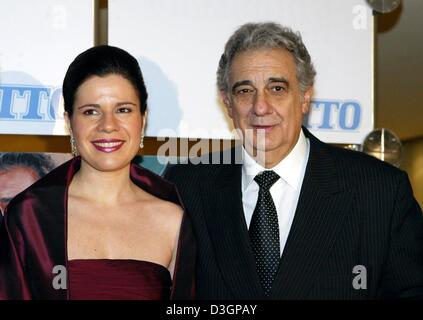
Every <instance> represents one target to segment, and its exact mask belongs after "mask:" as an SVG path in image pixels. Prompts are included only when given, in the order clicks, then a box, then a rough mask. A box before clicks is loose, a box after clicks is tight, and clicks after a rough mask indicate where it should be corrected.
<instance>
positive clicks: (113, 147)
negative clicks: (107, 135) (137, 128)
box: [91, 139, 125, 153]
mask: <svg viewBox="0 0 423 320" xmlns="http://www.w3.org/2000/svg"><path fill="white" fill-rule="evenodd" d="M91 143H92V144H93V145H94V147H95V148H96V149H97V150H98V151H101V152H106V153H110V152H114V151H117V150H119V149H120V148H121V147H122V146H123V144H124V143H125V141H124V140H118V139H99V140H94V141H91Z"/></svg>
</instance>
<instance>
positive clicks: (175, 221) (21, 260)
mask: <svg viewBox="0 0 423 320" xmlns="http://www.w3.org/2000/svg"><path fill="white" fill-rule="evenodd" d="M63 98H64V104H65V119H66V122H67V125H68V127H69V130H70V135H71V145H72V152H73V153H74V155H76V154H79V156H76V157H75V158H73V159H72V160H70V161H68V162H67V163H65V164H64V165H62V166H60V167H58V168H57V169H55V170H53V171H52V172H51V173H50V174H48V175H47V176H45V177H44V178H43V179H41V180H39V181H38V182H36V183H35V184H34V185H32V186H31V187H30V188H29V189H27V190H26V191H24V192H23V193H21V194H19V195H18V196H16V197H15V198H14V199H13V200H12V201H11V202H10V204H9V206H8V208H7V209H6V214H5V221H4V223H3V226H2V229H1V232H0V299H2V298H3V299H168V298H169V297H170V298H177V299H189V298H192V297H193V296H192V295H193V287H194V286H193V274H194V259H195V258H194V257H195V252H194V241H193V237H192V231H191V225H190V222H189V220H188V218H187V216H186V215H185V214H184V212H183V209H182V204H181V202H180V199H179V197H178V193H177V191H176V190H175V188H174V186H173V185H171V184H170V183H168V182H166V181H165V180H163V179H161V178H160V177H159V176H156V175H155V174H153V173H152V172H150V171H148V170H146V169H143V168H140V167H138V166H136V165H134V164H131V160H132V159H133V158H134V156H135V155H136V154H137V152H138V150H139V147H140V145H141V146H142V139H143V130H144V127H145V119H146V107H147V103H146V102H147V92H146V88H145V85H144V81H143V77H142V74H141V70H140V68H139V65H138V63H137V61H136V59H135V58H134V57H132V56H131V55H130V54H129V53H127V52H126V51H124V50H122V49H119V48H116V47H111V46H98V47H94V48H91V49H89V50H87V51H85V52H83V53H81V54H80V55H79V56H78V57H77V58H76V59H75V60H74V61H73V62H72V63H71V65H70V66H69V69H68V71H67V73H66V76H65V79H64V82H63ZM172 283H173V285H172Z"/></svg>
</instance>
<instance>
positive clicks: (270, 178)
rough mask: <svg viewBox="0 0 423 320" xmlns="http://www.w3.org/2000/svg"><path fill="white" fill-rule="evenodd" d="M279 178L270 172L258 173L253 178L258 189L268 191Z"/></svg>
mask: <svg viewBox="0 0 423 320" xmlns="http://www.w3.org/2000/svg"><path fill="white" fill-rule="evenodd" d="M279 178H280V177H279V176H278V174H277V173H276V172H274V171H272V170H266V171H263V172H260V173H259V174H258V175H256V176H255V177H254V180H255V181H256V182H257V184H258V185H259V187H260V189H264V190H269V189H270V188H271V187H272V186H273V184H274V183H275V182H276V181H278V179H279Z"/></svg>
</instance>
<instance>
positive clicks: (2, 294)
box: [0, 210, 31, 300]
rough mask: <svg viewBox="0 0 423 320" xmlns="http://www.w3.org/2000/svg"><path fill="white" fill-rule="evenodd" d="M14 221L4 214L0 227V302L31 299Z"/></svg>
mask: <svg viewBox="0 0 423 320" xmlns="http://www.w3.org/2000/svg"><path fill="white" fill-rule="evenodd" d="M13 220H14V219H9V215H8V213H7V210H6V213H5V218H4V221H3V223H2V225H1V227H0V300H21V299H25V300H27V299H31V295H30V290H29V287H28V285H27V279H26V276H25V272H24V267H23V261H24V257H25V248H24V241H23V237H22V234H21V232H20V230H19V228H18V226H17V224H16V223H15V221H13Z"/></svg>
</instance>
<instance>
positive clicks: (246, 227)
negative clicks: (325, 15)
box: [166, 23, 423, 299]
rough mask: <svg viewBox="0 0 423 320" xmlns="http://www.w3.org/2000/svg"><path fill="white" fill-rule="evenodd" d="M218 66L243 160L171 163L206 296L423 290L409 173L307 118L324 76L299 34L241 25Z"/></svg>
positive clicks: (420, 222)
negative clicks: (338, 143) (315, 129)
mask: <svg viewBox="0 0 423 320" xmlns="http://www.w3.org/2000/svg"><path fill="white" fill-rule="evenodd" d="M217 75H218V81H217V82H218V86H219V90H220V92H221V97H222V100H223V102H224V104H225V105H226V107H227V110H228V113H229V116H230V117H231V118H232V119H233V122H234V125H235V127H236V128H237V129H240V131H241V132H242V134H243V137H244V142H243V147H242V154H243V163H242V164H237V163H232V164H199V165H193V164H186V165H183V164H180V165H177V166H174V167H170V168H169V169H168V171H167V173H166V176H167V178H168V179H169V180H171V181H173V182H174V183H175V184H176V185H177V187H178V189H179V191H180V193H181V196H182V199H183V200H184V203H185V205H186V208H187V210H188V212H189V213H190V215H191V217H192V220H193V223H194V229H195V233H196V236H197V241H198V265H197V286H196V289H197V292H196V294H197V297H198V298H199V299H378V298H416V297H422V296H423V219H422V214H421V209H420V207H419V205H418V204H417V202H416V200H415V199H414V198H413V194H412V190H411V186H410V184H409V180H408V177H407V175H406V174H405V173H404V172H402V171H400V170H398V169H396V168H394V167H392V166H390V165H389V164H386V163H383V162H381V161H379V160H377V159H374V158H371V157H369V156H367V155H365V154H361V153H359V152H353V151H348V150H344V149H339V148H335V147H333V146H330V145H327V144H325V143H323V142H321V141H319V140H318V139H317V138H315V137H314V136H313V135H312V134H311V133H310V132H308V131H307V130H306V129H305V128H303V127H302V126H301V124H302V119H303V116H304V115H305V114H306V113H307V112H308V109H309V104H310V99H311V96H312V90H313V82H314V76H315V71H314V68H313V65H312V62H311V59H310V56H309V54H308V52H307V49H306V48H305V46H304V44H303V43H302V40H301V37H300V36H299V35H298V34H295V33H293V32H292V31H291V30H290V29H288V28H285V27H282V26H280V25H278V24H274V23H257V24H252V23H250V24H246V25H243V26H241V27H240V28H239V29H238V30H237V31H236V32H235V33H234V35H232V37H231V38H230V39H229V41H228V43H227V44H226V47H225V52H224V53H223V55H222V57H221V60H220V63H219V69H218V72H217ZM235 151H236V149H234V150H231V152H232V153H231V154H232V155H233V154H234V153H235ZM224 156H225V154H224V153H222V157H224ZM214 159H216V158H214ZM232 159H233V158H232Z"/></svg>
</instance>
